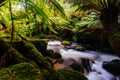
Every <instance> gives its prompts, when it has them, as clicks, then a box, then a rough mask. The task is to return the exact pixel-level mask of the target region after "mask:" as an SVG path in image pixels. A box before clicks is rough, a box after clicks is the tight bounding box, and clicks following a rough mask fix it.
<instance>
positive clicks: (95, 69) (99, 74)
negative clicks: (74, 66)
mask: <svg viewBox="0 0 120 80" xmlns="http://www.w3.org/2000/svg"><path fill="white" fill-rule="evenodd" d="M47 49H48V50H49V49H52V50H53V51H54V52H59V53H60V54H61V55H62V59H63V60H65V61H66V63H65V64H67V66H69V64H70V62H68V61H69V60H70V59H72V60H74V61H76V62H78V63H81V58H87V59H89V60H91V61H94V63H92V64H91V69H92V71H90V72H89V73H87V74H85V76H86V77H87V78H88V79H89V80H114V79H115V76H113V75H112V74H110V73H109V72H107V71H106V70H105V69H103V68H102V62H103V61H111V60H113V59H120V58H119V57H117V56H115V55H109V54H105V53H99V52H95V51H88V50H87V51H85V52H81V51H76V50H74V49H66V48H65V47H64V46H63V45H62V44H61V42H60V41H57V40H55V41H49V42H48V46H47ZM62 68H63V67H62Z"/></svg>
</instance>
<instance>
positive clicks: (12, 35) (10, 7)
mask: <svg viewBox="0 0 120 80" xmlns="http://www.w3.org/2000/svg"><path fill="white" fill-rule="evenodd" d="M9 10H10V15H11V20H12V33H11V43H12V40H13V38H14V20H13V15H12V6H11V1H10V0H9Z"/></svg>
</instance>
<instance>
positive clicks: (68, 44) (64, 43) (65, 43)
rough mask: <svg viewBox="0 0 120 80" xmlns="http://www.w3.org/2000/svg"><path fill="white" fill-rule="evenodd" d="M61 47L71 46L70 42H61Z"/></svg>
mask: <svg viewBox="0 0 120 80" xmlns="http://www.w3.org/2000/svg"><path fill="white" fill-rule="evenodd" d="M61 43H62V44H63V45H67V46H70V45H71V42H70V41H62V42H61Z"/></svg>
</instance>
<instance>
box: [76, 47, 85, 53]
mask: <svg viewBox="0 0 120 80" xmlns="http://www.w3.org/2000/svg"><path fill="white" fill-rule="evenodd" d="M75 50H78V51H83V52H84V51H85V50H86V49H85V47H83V46H76V47H75Z"/></svg>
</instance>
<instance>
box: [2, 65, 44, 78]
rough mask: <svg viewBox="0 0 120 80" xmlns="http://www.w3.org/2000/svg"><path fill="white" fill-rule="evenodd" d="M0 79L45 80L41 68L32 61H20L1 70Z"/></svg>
mask: <svg viewBox="0 0 120 80" xmlns="http://www.w3.org/2000/svg"><path fill="white" fill-rule="evenodd" d="M0 80H43V79H42V75H41V72H40V70H39V69H36V68H35V66H34V65H32V64H30V63H20V64H16V65H12V66H10V67H8V68H3V69H1V70H0Z"/></svg>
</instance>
